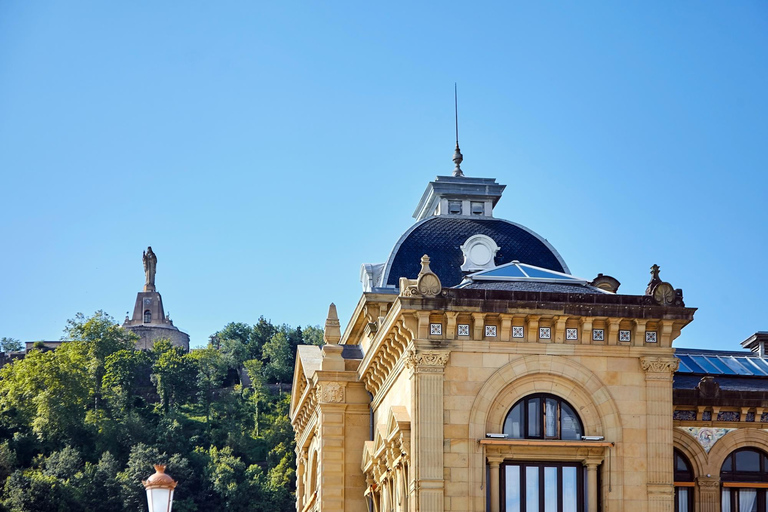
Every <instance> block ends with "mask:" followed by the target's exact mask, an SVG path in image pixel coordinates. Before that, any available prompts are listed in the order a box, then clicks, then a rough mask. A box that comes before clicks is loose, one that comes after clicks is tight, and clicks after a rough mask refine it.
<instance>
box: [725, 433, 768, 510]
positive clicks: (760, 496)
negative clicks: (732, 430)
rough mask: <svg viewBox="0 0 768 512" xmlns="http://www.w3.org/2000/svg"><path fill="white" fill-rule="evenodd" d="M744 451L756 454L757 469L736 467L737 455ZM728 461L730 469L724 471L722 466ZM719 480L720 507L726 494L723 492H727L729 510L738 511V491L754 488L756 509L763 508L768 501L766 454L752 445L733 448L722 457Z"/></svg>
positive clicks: (767, 456) (767, 461) (767, 460)
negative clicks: (757, 460) (767, 491)
mask: <svg viewBox="0 0 768 512" xmlns="http://www.w3.org/2000/svg"><path fill="white" fill-rule="evenodd" d="M744 452H754V453H756V454H757V455H758V457H759V463H758V465H759V470H758V471H745V470H741V471H740V470H739V469H738V467H737V464H736V460H737V455H738V454H739V453H744ZM728 462H730V467H731V469H730V470H729V471H725V470H723V468H724V467H725V465H726V464H727V463H728ZM720 482H721V483H722V488H721V490H720V503H721V507H722V502H723V499H724V498H725V495H726V494H725V493H728V500H729V502H730V508H731V512H734V511H738V510H739V507H740V504H739V499H740V497H739V494H740V493H739V491H740V490H744V489H754V490H755V491H756V495H757V497H756V502H755V504H756V507H757V510H765V509H766V502H767V501H768V500H767V499H766V490H767V489H768V454H767V453H766V452H764V451H763V450H761V449H759V448H756V447H753V446H745V447H742V448H737V449H736V450H733V451H732V452H731V453H729V454H728V455H727V456H726V457H725V459H723V464H722V465H721V466H720Z"/></svg>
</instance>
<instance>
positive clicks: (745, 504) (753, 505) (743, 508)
mask: <svg viewBox="0 0 768 512" xmlns="http://www.w3.org/2000/svg"><path fill="white" fill-rule="evenodd" d="M739 512H757V489H739Z"/></svg>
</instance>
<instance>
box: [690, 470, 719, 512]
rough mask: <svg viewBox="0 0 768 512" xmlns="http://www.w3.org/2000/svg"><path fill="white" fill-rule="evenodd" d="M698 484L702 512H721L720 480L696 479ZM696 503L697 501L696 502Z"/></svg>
mask: <svg viewBox="0 0 768 512" xmlns="http://www.w3.org/2000/svg"><path fill="white" fill-rule="evenodd" d="M696 483H697V484H698V485H697V487H698V491H699V492H698V496H696V497H695V500H698V503H699V511H700V512H719V511H720V479H719V478H706V477H699V478H697V479H696ZM694 503H696V501H694Z"/></svg>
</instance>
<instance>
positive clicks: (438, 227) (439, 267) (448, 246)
mask: <svg viewBox="0 0 768 512" xmlns="http://www.w3.org/2000/svg"><path fill="white" fill-rule="evenodd" d="M474 235H485V236H487V237H489V238H491V239H493V241H494V242H495V243H496V245H497V246H498V247H499V250H498V252H497V253H496V256H495V258H494V264H495V265H496V266H499V265H503V264H505V263H510V262H512V261H513V260H518V261H520V262H522V263H528V264H530V265H534V266H537V267H542V268H545V269H550V270H554V271H556V272H563V273H566V274H569V273H570V271H569V270H568V266H567V265H566V264H565V261H563V258H562V257H561V256H560V254H558V252H557V251H556V250H555V248H554V247H552V245H550V244H549V242H547V241H546V240H545V239H544V238H542V237H541V236H539V235H538V234H536V233H534V232H533V231H531V230H530V229H528V228H526V227H524V226H521V225H519V224H515V223H514V222H509V221H507V220H503V219H496V218H493V217H482V218H472V217H466V216H456V215H436V216H432V217H427V218H426V219H423V220H421V221H419V222H417V223H416V224H414V225H413V226H411V228H410V229H409V230H408V231H406V232H405V233H404V234H403V236H401V237H400V240H398V242H397V244H396V245H395V247H394V249H393V250H392V253H391V254H390V255H389V259H388V260H387V263H386V266H385V268H384V274H383V276H382V280H381V283H382V286H384V287H391V286H394V287H397V286H398V284H399V279H400V278H401V277H407V278H409V279H415V278H416V277H417V276H418V274H419V270H421V264H420V259H421V257H422V256H423V255H424V254H427V255H429V257H430V259H431V261H430V268H431V269H432V272H434V273H435V274H437V276H438V277H439V278H440V281H441V282H442V285H443V286H444V287H448V286H456V285H458V284H459V283H461V281H462V279H463V278H464V272H463V271H462V269H461V267H462V264H463V263H464V253H463V251H462V250H461V246H462V245H463V244H464V243H465V242H466V241H467V239H468V238H470V237H472V236H474Z"/></svg>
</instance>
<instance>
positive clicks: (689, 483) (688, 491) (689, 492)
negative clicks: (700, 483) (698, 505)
mask: <svg viewBox="0 0 768 512" xmlns="http://www.w3.org/2000/svg"><path fill="white" fill-rule="evenodd" d="M695 485H696V484H695V483H694V480H693V471H691V464H690V462H688V459H687V458H686V457H685V455H683V454H682V453H681V452H680V451H678V450H675V512H693V488H694V486H695Z"/></svg>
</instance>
